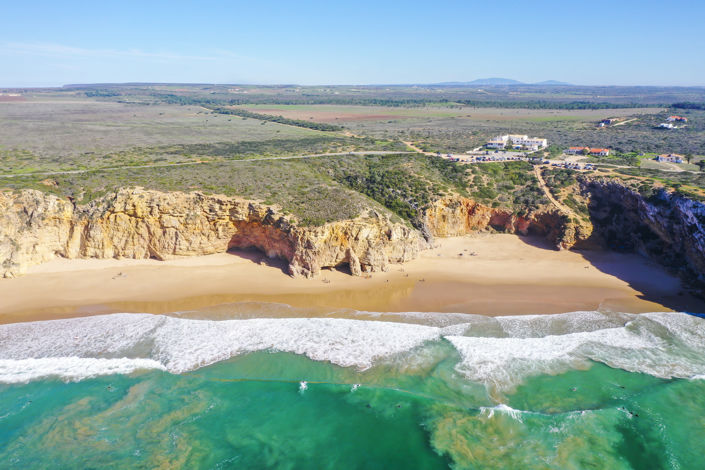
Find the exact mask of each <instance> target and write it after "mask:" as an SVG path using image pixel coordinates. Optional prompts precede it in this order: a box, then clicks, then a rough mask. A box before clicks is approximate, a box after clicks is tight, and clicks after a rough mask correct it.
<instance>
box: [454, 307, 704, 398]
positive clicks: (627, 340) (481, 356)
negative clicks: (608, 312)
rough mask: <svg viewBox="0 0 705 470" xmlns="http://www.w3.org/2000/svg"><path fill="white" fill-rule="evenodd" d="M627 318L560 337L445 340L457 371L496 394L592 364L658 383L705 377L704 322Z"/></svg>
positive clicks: (677, 317) (668, 315) (678, 316)
mask: <svg viewBox="0 0 705 470" xmlns="http://www.w3.org/2000/svg"><path fill="white" fill-rule="evenodd" d="M631 318H632V320H631V321H629V322H627V323H626V324H625V325H624V326H622V327H615V328H606V329H598V330H594V331H583V332H578V333H568V334H562V335H548V336H542V337H509V338H507V337H505V338H497V337H494V338H487V337H468V336H446V339H448V340H449V341H450V342H451V343H452V344H453V346H455V348H456V349H457V350H458V351H459V352H460V355H461V357H462V361H461V362H460V363H459V364H458V366H457V367H456V369H457V370H458V371H459V372H461V373H462V374H463V375H465V376H466V377H467V378H469V379H470V380H475V381H480V382H483V383H485V384H488V385H491V386H493V387H495V388H497V389H500V390H502V389H505V390H506V389H511V388H512V387H514V386H516V385H517V384H518V383H521V382H522V381H523V380H524V379H525V378H527V377H530V376H536V375H542V374H559V373H562V372H565V371H567V370H569V369H580V368H587V367H589V366H590V361H596V362H602V363H604V364H607V365H608V366H610V367H614V368H619V369H623V370H626V371H629V372H640V373H646V374H650V375H653V376H655V377H661V378H673V377H679V378H689V377H693V376H695V375H698V374H703V373H705V326H704V325H703V324H702V323H705V322H701V321H700V320H699V319H695V320H693V318H692V317H689V316H688V315H684V314H677V313H663V314H661V313H658V314H643V315H632V316H631ZM698 322H700V323H698Z"/></svg>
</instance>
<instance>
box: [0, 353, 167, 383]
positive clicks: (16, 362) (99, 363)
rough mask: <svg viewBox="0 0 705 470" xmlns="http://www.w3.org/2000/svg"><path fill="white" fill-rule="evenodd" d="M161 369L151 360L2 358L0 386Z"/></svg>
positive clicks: (161, 367) (160, 366)
mask: <svg viewBox="0 0 705 470" xmlns="http://www.w3.org/2000/svg"><path fill="white" fill-rule="evenodd" d="M144 369H161V370H164V366H163V365H161V364H160V363H158V362H157V361H153V360H151V359H96V358H90V357H45V358H39V359H0V383H26V382H29V381H31V380H37V379H45V378H51V377H57V378H60V379H62V380H65V381H76V380H82V379H88V378H91V377H97V376H99V375H112V374H130V373H132V372H135V371H137V370H144Z"/></svg>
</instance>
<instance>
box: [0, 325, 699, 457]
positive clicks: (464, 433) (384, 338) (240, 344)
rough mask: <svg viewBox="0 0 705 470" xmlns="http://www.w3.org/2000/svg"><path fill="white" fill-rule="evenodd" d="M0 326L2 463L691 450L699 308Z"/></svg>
mask: <svg viewBox="0 0 705 470" xmlns="http://www.w3.org/2000/svg"><path fill="white" fill-rule="evenodd" d="M372 317H373V315H370V314H364V313H361V314H360V318H361V319H360V320H344V319H336V318H318V319H306V318H303V319H271V320H244V321H243V320H228V321H212V320H200V321H197V320H186V319H182V318H169V317H164V316H157V315H107V316H101V317H92V318H89V319H76V320H61V321H55V322H37V323H29V324H17V325H6V326H3V327H0V382H2V384H1V385H0V467H2V468H9V469H11V468H18V469H19V468H21V469H28V468H67V469H74V468H121V469H123V468H150V469H151V468H170V469H171V468H184V469H200V468H204V469H226V468H248V469H249V468H281V469H299V468H302V469H308V468H311V469H318V468H331V469H333V468H335V469H348V468H350V469H354V468H360V469H362V468H364V469H369V468H373V469H374V468H380V469H382V468H384V469H390V468H391V469H394V468H423V469H434V468H457V469H465V468H468V469H476V468H510V469H513V468H523V469H534V468H535V469H549V468H550V469H554V468H555V469H583V468H598V469H603V468H609V469H657V468H669V469H670V468H673V469H700V468H705V457H704V456H703V455H704V454H703V451H704V450H705V444H704V443H705V380H703V377H700V376H703V374H704V373H705V354H703V353H704V352H705V321H703V320H701V319H696V318H693V317H689V316H686V315H681V314H653V315H645V316H634V315H624V314H615V313H608V312H577V313H572V314H564V315H553V316H544V317H506V318H500V319H492V318H488V317H482V316H474V315H441V314H438V315H435V316H430V315H420V314H408V315H399V316H391V317H383V318H378V319H377V320H378V321H371V320H370V318H372Z"/></svg>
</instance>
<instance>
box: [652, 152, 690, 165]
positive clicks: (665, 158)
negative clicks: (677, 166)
mask: <svg viewBox="0 0 705 470" xmlns="http://www.w3.org/2000/svg"><path fill="white" fill-rule="evenodd" d="M655 160H656V161H657V162H667V163H683V155H678V154H677V153H664V154H661V155H659V156H657V157H656V158H655Z"/></svg>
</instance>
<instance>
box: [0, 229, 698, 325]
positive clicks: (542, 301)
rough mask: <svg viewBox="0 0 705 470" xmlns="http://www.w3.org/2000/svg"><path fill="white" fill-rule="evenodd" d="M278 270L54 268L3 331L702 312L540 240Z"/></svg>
mask: <svg viewBox="0 0 705 470" xmlns="http://www.w3.org/2000/svg"><path fill="white" fill-rule="evenodd" d="M473 253H474V254H475V255H473ZM284 267H285V264H284V263H282V262H279V261H276V260H269V259H267V258H266V257H265V256H264V255H263V254H262V253H260V252H256V251H247V252H238V253H220V254H215V255H206V256H195V257H184V258H177V259H171V260H167V261H156V260H127V259H124V260H115V259H107V260H99V259H75V260H67V259H55V260H52V261H50V262H47V263H44V264H41V265H38V266H34V267H32V268H30V270H29V272H28V273H27V274H26V275H24V276H21V277H18V278H15V279H3V280H0V298H1V299H3V302H1V303H0V323H13V322H20V321H33V320H48V319H55V318H68V317H75V316H88V315H95V314H103V313H115V312H144V313H170V312H177V311H185V310H201V309H208V308H211V307H214V306H217V305H222V304H228V303H237V302H271V303H280V304H287V305H291V306H292V307H295V308H298V309H303V310H302V312H304V313H302V315H305V314H306V313H305V312H307V311H309V312H313V311H314V310H315V311H327V312H331V311H335V310H345V309H352V310H360V311H374V312H401V311H423V312H456V313H474V314H483V315H489V316H499V315H521V314H550V313H563V312H569V311H577V310H596V309H598V308H607V309H610V310H616V311H623V312H629V313H644V312H649V311H672V310H687V311H703V310H704V309H705V308H704V303H703V302H702V301H700V300H699V299H695V298H693V297H692V296H690V295H688V294H686V293H684V292H683V289H682V286H681V282H680V281H679V280H678V279H677V278H675V277H673V276H671V275H670V274H668V273H666V272H665V271H664V270H663V269H662V268H661V267H659V266H658V265H656V264H655V263H653V262H651V261H649V260H647V259H645V258H642V257H640V256H638V255H629V254H619V253H612V252H599V251H591V252H577V251H556V250H554V249H552V248H551V247H550V246H548V244H547V243H545V242H544V241H543V240H541V239H539V238H535V237H519V236H516V235H510V234H488V233H477V234H473V235H468V236H464V237H452V238H445V239H438V240H437V241H436V247H434V248H432V249H430V250H426V251H423V252H422V253H421V255H420V257H419V258H417V259H416V260H413V261H410V262H408V263H405V264H403V265H390V269H389V271H387V272H380V273H372V275H371V277H370V278H365V277H354V276H350V275H349V274H347V273H345V272H342V271H338V270H324V271H323V272H322V273H321V274H320V275H319V276H318V277H316V278H314V279H302V278H292V277H290V276H289V275H287V274H286V273H285V271H284ZM40 293H41V295H38V294H40ZM336 315H343V316H344V315H345V313H344V312H338V313H336Z"/></svg>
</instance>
